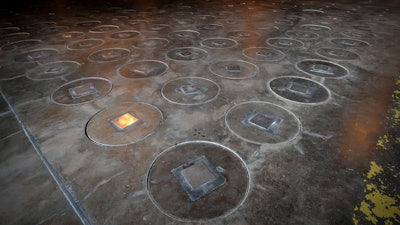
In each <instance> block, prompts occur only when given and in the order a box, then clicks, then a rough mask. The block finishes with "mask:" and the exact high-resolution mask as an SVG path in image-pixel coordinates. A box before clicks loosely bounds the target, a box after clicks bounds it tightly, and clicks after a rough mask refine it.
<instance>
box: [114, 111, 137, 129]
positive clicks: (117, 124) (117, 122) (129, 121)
mask: <svg viewBox="0 0 400 225" xmlns="http://www.w3.org/2000/svg"><path fill="white" fill-rule="evenodd" d="M138 121H139V118H137V117H136V116H134V115H132V114H131V113H125V114H122V115H120V116H118V117H116V118H115V119H113V120H111V121H110V122H111V124H112V125H113V127H114V128H116V129H117V130H118V131H122V130H124V129H126V128H128V127H131V126H133V125H134V124H136V123H137V122H138Z"/></svg>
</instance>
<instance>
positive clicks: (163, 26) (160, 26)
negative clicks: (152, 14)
mask: <svg viewBox="0 0 400 225" xmlns="http://www.w3.org/2000/svg"><path fill="white" fill-rule="evenodd" d="M169 29H170V26H169V25H168V24H153V25H151V26H150V27H149V28H148V31H166V30H169Z"/></svg>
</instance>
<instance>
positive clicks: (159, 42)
mask: <svg viewBox="0 0 400 225" xmlns="http://www.w3.org/2000/svg"><path fill="white" fill-rule="evenodd" d="M168 44H169V41H168V39H165V38H146V39H141V40H139V41H136V42H134V43H133V46H135V47H136V48H143V49H155V48H162V47H165V46H167V45H168Z"/></svg>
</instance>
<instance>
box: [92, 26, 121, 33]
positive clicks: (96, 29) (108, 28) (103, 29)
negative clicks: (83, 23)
mask: <svg viewBox="0 0 400 225" xmlns="http://www.w3.org/2000/svg"><path fill="white" fill-rule="evenodd" d="M118 29H119V26H117V25H100V26H97V27H93V28H92V29H90V32H92V33H107V32H112V31H116V30H118Z"/></svg>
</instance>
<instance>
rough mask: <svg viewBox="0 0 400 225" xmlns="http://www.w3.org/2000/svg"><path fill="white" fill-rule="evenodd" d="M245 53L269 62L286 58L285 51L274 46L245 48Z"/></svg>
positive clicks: (251, 57)
mask: <svg viewBox="0 0 400 225" xmlns="http://www.w3.org/2000/svg"><path fill="white" fill-rule="evenodd" d="M243 55H244V56H246V57H248V58H250V59H254V60H257V61H267V62H274V61H279V60H282V59H284V58H285V53H283V52H281V51H279V50H276V49H273V48H264V47H252V48H247V49H245V50H243Z"/></svg>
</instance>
